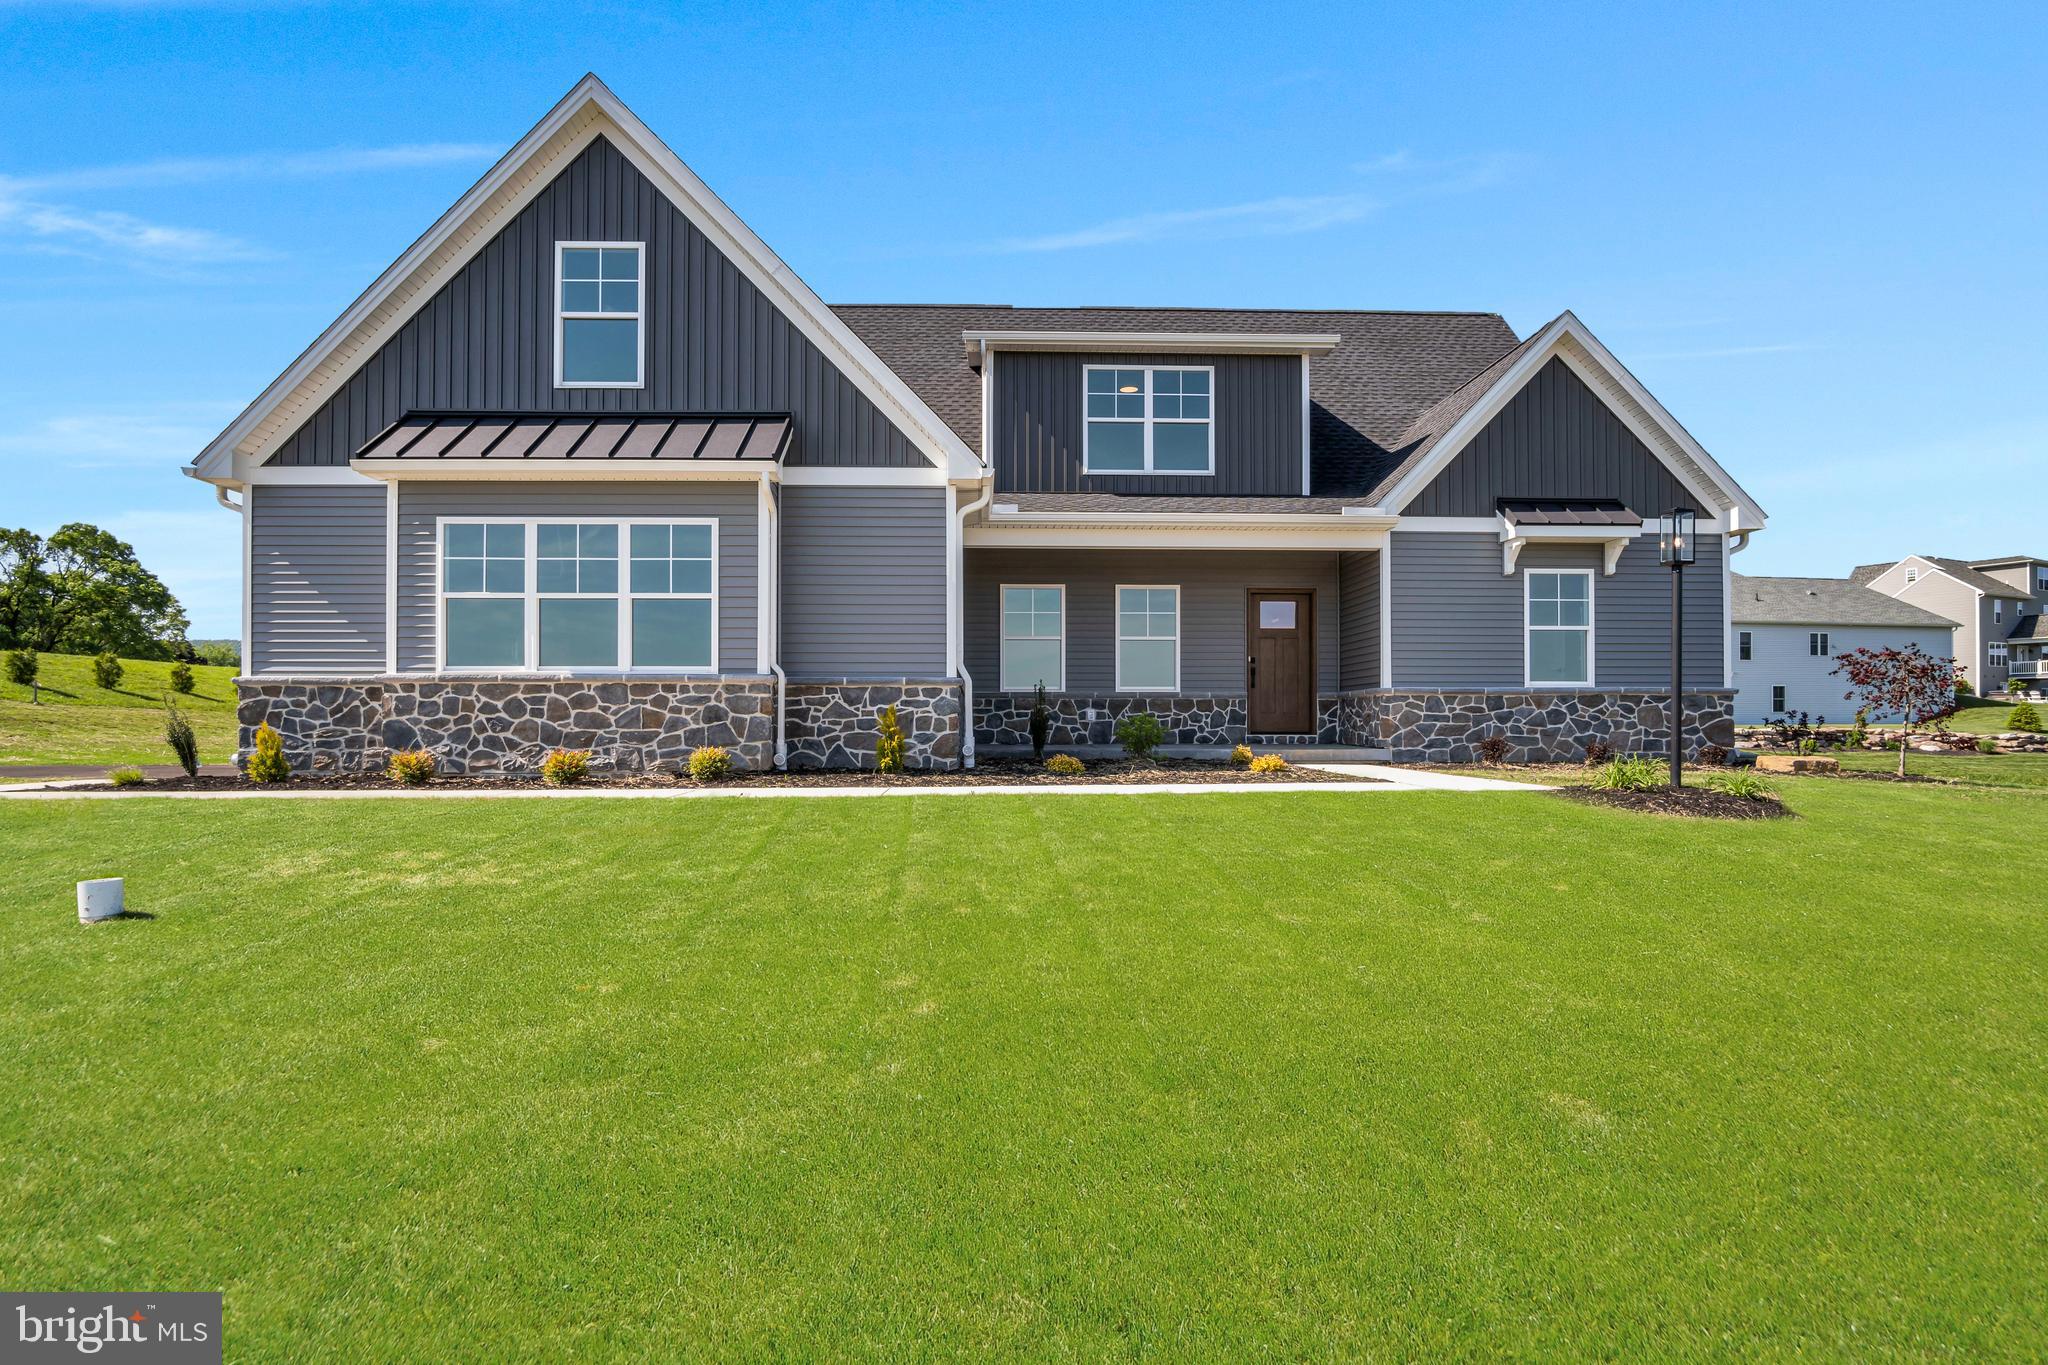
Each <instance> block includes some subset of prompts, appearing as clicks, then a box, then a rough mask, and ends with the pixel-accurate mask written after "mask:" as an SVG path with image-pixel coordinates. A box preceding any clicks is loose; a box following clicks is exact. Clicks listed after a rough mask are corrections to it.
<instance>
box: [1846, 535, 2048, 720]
mask: <svg viewBox="0 0 2048 1365" xmlns="http://www.w3.org/2000/svg"><path fill="white" fill-rule="evenodd" d="M1849 577H1850V579H1851V580H1852V581H1853V582H1855V583H1857V584H1859V585H1861V586H1863V587H1868V588H1874V589H1876V590H1877V591H1878V592H1881V593H1884V594H1886V595H1887V596H1891V597H1896V598H1898V599H1899V600H1901V601H1903V602H1910V603H1912V604H1913V605H1915V606H1918V607H1924V608H1926V609H1927V610H1929V611H1932V612H1934V613H1935V614H1937V615H1939V616H1945V617H1947V618H1948V619H1949V620H1952V621H1955V622H1958V623H1959V628H1958V629H1957V631H1956V635H1955V657H1956V663H1957V666H1958V667H1959V669H1960V670H1961V672H1962V675H1963V677H1964V678H1966V679H1967V680H1968V681H1969V682H1970V684H1971V685H1972V686H1973V687H1975V688H1976V689H1977V691H1978V693H1979V694H1980V695H1984V696H1991V695H1995V694H1997V693H2001V692H2004V691H2005V690H2006V683H2007V680H2008V679H2012V678H2017V679H2019V680H2021V681H2022V682H2023V683H2025V684H2026V685H2027V686H2028V687H2029V689H2030V690H2039V689H2041V688H2043V687H2044V686H2048V653H2044V651H2048V631H2044V630H2043V629H2042V617H2043V613H2044V609H2048V559H2036V558H2034V557H2032V556H2028V555H2014V556H2012V557H2010V558H2006V559H1978V560H1964V559H1951V558H1947V557H1945V556H1942V555H1907V556H1906V557H1905V558H1904V559H1901V560H1897V561H1890V562H1886V563H1882V564H1859V565H1857V566H1856V568H1855V569H1853V570H1852V571H1851V572H1850V575H1849Z"/></svg>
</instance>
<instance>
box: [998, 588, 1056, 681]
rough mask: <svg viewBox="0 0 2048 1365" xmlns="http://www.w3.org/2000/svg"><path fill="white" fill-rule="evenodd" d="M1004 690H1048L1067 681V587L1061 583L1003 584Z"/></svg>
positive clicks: (1002, 675)
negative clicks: (1038, 688)
mask: <svg viewBox="0 0 2048 1365" xmlns="http://www.w3.org/2000/svg"><path fill="white" fill-rule="evenodd" d="M1002 598H1003V600H1002V612H1003V654H1002V669H1001V677H1000V678H999V679H998V680H997V685H998V687H999V689H1000V690H1001V691H1004V692H1029V691H1030V690H1031V689H1032V688H1034V687H1037V686H1039V685H1040V684H1043V685H1044V687H1045V690H1046V691H1048V692H1059V691H1062V690H1064V689H1065V687H1066V685H1067V590H1066V589H1065V588H1063V587H1060V586H1059V585H1057V584H1017V583H1005V584H1003V586H1002Z"/></svg>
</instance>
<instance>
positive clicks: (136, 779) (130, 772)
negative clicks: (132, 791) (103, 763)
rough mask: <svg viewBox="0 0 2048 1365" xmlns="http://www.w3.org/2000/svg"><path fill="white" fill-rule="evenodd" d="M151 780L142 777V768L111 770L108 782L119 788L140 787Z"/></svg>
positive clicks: (108, 774)
mask: <svg viewBox="0 0 2048 1365" xmlns="http://www.w3.org/2000/svg"><path fill="white" fill-rule="evenodd" d="M148 780H149V779H148V778H146V777H144V776H143V775H142V769H140V768H109V769H107V781H109V782H111V783H113V784H114V785H115V786H117V787H139V786H141V785H142V784H143V783H144V782H146V781H148Z"/></svg>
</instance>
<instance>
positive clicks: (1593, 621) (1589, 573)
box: [1522, 568, 1600, 687]
mask: <svg viewBox="0 0 2048 1365" xmlns="http://www.w3.org/2000/svg"><path fill="white" fill-rule="evenodd" d="M1539 573H1554V574H1577V575H1578V576H1579V577H1581V578H1583V579H1585V580H1586V624H1585V625H1584V626H1534V625H1531V624H1530V623H1529V588H1530V583H1531V579H1530V575H1531V574H1539ZM1597 576H1598V575H1596V574H1595V573H1594V572H1593V570H1591V569H1553V568H1533V569H1524V570H1522V686H1524V687H1592V686H1593V685H1594V682H1593V680H1594V679H1595V678H1596V677H1598V676H1599V673H1600V665H1599V663H1598V657H1599V656H1598V655H1597V654H1596V653H1595V652H1594V647H1595V645H1596V644H1597V643H1598V642H1597V641H1596V639H1595V638H1594V634H1593V632H1594V628H1595V626H1596V625H1597V624H1598V622H1599V619H1600V612H1599V608H1598V604H1597V600H1596V594H1597V593H1598V592H1599V591H1600V585H1599V584H1598V583H1595V582H1594V581H1593V580H1594V579H1595V578H1596V577H1597ZM1539 630H1584V631H1585V632H1586V678H1585V681H1583V682H1549V681H1545V682H1537V681H1536V679H1535V678H1533V677H1531V676H1530V673H1529V666H1530V656H1531V654H1532V653H1533V651H1532V650H1531V649H1530V648H1529V645H1530V643H1531V641H1532V639H1533V638H1534V634H1535V632H1536V631H1539Z"/></svg>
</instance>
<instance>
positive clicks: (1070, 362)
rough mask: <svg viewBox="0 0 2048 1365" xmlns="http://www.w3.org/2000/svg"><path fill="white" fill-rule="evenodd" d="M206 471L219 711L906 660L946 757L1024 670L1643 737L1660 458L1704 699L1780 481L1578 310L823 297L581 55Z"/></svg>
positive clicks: (1133, 703)
mask: <svg viewBox="0 0 2048 1365" xmlns="http://www.w3.org/2000/svg"><path fill="white" fill-rule="evenodd" d="M189 472H191V473H192V474H193V475H194V477H197V478H199V479H203V480H205V481H207V482H209V483H212V484H214V485H215V486H216V489H217V490H218V496H219V497H220V499H221V501H222V502H224V503H226V504H227V505H228V506H230V507H238V508H239V510H240V511H241V513H242V533H243V549H244V556H245V564H246V570H247V580H246V588H245V593H246V596H245V603H244V623H243V635H244V653H243V659H244V671H245V676H244V678H243V679H242V680H241V681H240V683H239V686H240V689H241V694H242V698H243V701H242V708H241V719H242V723H243V727H244V739H243V742H244V744H245V745H246V744H247V743H248V735H249V732H250V730H251V728H252V727H253V726H254V725H255V724H256V723H258V722H259V721H264V720H267V721H269V722H270V723H271V724H273V725H275V726H276V727H277V728H278V729H279V730H280V731H281V732H282V733H283V735H284V738H285V741H286V747H287V751H288V753H289V754H290V755H291V756H292V759H293V761H294V762H295V763H297V764H299V765H300V766H313V767H329V768H347V767H356V766H363V765H367V764H370V763H374V762H376V761H378V759H379V756H380V755H381V753H382V752H383V751H384V750H385V749H386V748H389V747H399V746H406V745H412V744H423V745H427V746H429V747H432V748H434V749H436V750H437V751H438V752H439V753H440V754H441V755H442V758H443V761H444V763H445V764H446V765H447V766H448V767H449V768H451V769H457V770H479V769H495V768H515V767H527V766H530V765H531V764H532V763H533V762H535V761H536V760H537V758H538V756H539V755H540V754H541V753H542V752H544V751H545V749H546V748H547V747H549V746H551V745H557V744H559V745H570V746H576V747H591V748H595V749H597V750H598V751H599V754H600V758H601V760H603V761H606V762H609V763H613V764H617V765H622V766H627V767H638V766H644V765H648V764H652V763H656V762H668V761H672V760H675V759H679V758H681V757H682V756H683V755H684V754H685V753H687V751H688V749H689V748H690V747H691V746H694V745H697V744H701V743H723V744H727V745H729V746H731V747H732V748H733V749H734V750H735V752H736V755H737V757H738V758H739V760H740V761H741V762H742V763H745V764H748V765H751V766H757V767H758V766H763V765H767V764H770V763H781V762H787V763H791V764H795V765H817V764H826V765H836V764H850V763H868V762H872V754H873V750H874V734H875V725H876V714H877V711H878V709H879V708H880V707H882V706H884V705H887V704H895V705H896V706H898V707H899V710H900V714H901V717H902V721H903V724H904V728H905V730H906V733H907V737H908V740H909V745H910V756H911V761H912V762H913V763H927V764H950V763H953V762H956V761H959V760H961V759H966V760H968V761H971V759H972V755H973V751H974V748H975V746H976V745H977V743H978V744H980V745H984V746H987V745H1007V744H1015V743H1023V742H1025V740H1026V720H1027V714H1028V710H1029V707H1030V703H1031V697H1032V689H1033V688H1034V686H1035V685H1037V684H1039V683H1043V684H1044V685H1045V687H1046V689H1047V691H1048V693H1049V694H1050V696H1051V699H1052V702H1053V705H1054V708H1055V710H1056V713H1057V714H1056V718H1055V723H1054V742H1055V743H1057V744H1079V743H1085V742H1098V743H1100V742H1108V741H1110V740H1111V738H1112V733H1113V722H1114V720H1115V718H1116V717H1118V716H1120V715H1122V714H1124V713H1126V712H1128V711H1131V710H1135V709H1145V710H1150V711H1153V712H1155V713H1157V714H1159V715H1160V716H1162V717H1163V718H1164V719H1165V721H1166V725H1167V729H1168V731H1169V739H1170V740H1171V741H1174V742H1178V743H1184V744H1208V743H1224V742H1230V741H1236V740H1239V739H1242V738H1245V737H1246V736H1248V735H1249V736H1274V737H1285V738H1288V739H1290V740H1291V741H1294V742H1301V741H1303V740H1306V741H1310V742H1322V743H1331V744H1343V745H1351V746H1361V747H1365V748H1369V749H1374V750H1380V751H1384V752H1386V753H1388V754H1390V755H1392V756H1395V757H1399V758H1409V759H1416V758H1441V759H1463V758H1467V757H1469V756H1470V754H1471V753H1472V749H1473V745H1474V744H1475V743H1476V742H1477V741H1478V739H1480V738H1481V737H1483V736H1485V735H1489V734H1496V733H1498V734H1504V735H1507V736H1508V737H1509V738H1510V739H1511V740H1512V741H1513V743H1514V745H1515V747H1516V749H1517V750H1518V751H1519V752H1521V753H1522V754H1524V755H1528V756H1532V757H1533V756H1540V755H1548V756H1555V757H1577V756H1578V755H1579V754H1580V753H1581V752H1582V750H1583V746H1584V744H1585V742H1586V741H1587V740H1589V739H1595V738H1597V739H1600V740H1602V741H1604V742H1608V743H1611V744H1614V745H1616V746H1617V747H1620V748H1624V749H1627V748H1656V747H1661V744H1662V740H1661V734H1662V728H1663V720H1662V714H1663V710H1662V708H1663V706H1664V704H1665V701H1666V699H1667V696H1668V694H1667V693H1666V692H1665V690H1664V688H1665V685H1666V680H1667V679H1668V676H1669V659H1668V638H1669V628H1670V620H1669V607H1668V602H1669V597H1668V594H1669V573H1668V572H1667V571H1666V570H1665V569H1663V568H1662V567H1660V566H1659V564H1658V562H1657V542H1656V534H1655V530H1656V528H1655V526H1654V524H1646V523H1645V518H1654V517H1655V516H1656V515H1657V514H1659V513H1660V512H1662V511H1664V510H1666V509H1668V508H1670V507H1672V506H1674V505H1681V504H1682V505H1688V506H1691V507H1693V508H1696V509H1698V512H1699V517H1700V519H1699V524H1698V535H1697V537H1696V540H1697V551H1698V560H1697V563H1696V565H1695V566H1694V567H1693V568H1692V569H1691V570H1690V571H1689V572H1688V573H1687V574H1686V622H1685V626H1686V632H1685V639H1686V660H1685V665H1686V672H1687V678H1688V680H1689V681H1690V683H1691V684H1692V687H1695V688H1697V691H1693V690H1692V688H1689V689H1688V699H1687V700H1688V710H1689V716H1690V719H1689V722H1688V724H1689V730H1688V743H1689V744H1690V745H1692V746H1695V747H1696V746H1697V745H1698V744H1700V743H1701V742H1703V737H1705V738H1711V739H1713V740H1714V741H1715V742H1719V743H1728V742H1729V741H1730V740H1731V739H1732V731H1731V699H1732V691H1731V686H1732V680H1731V678H1730V676H1729V671H1728V668H1729V661H1728V651H1727V649H1726V643H1727V638H1728V635H1727V630H1728V624H1727V615H1726V613H1727V607H1728V591H1727V574H1728V560H1729V553H1730V551H1731V550H1732V549H1739V548H1740V547H1741V544H1742V543H1743V542H1744V541H1746V540H1747V538H1748V537H1749V536H1750V535H1751V534H1752V533H1754V532H1755V531H1757V530H1759V529H1761V528H1762V527H1763V525H1764V516H1763V512H1762V511H1761V509H1759V508H1758V507H1757V505H1756V503H1755V502H1754V501H1752V500H1751V499H1750V497H1749V496H1748V495H1747V494H1746V493H1745V492H1743V490H1742V489H1741V488H1740V487H1739V486H1738V485H1737V484H1736V483H1735V481H1734V480H1733V479H1731V478H1730V477H1729V476H1728V474H1727V473H1726V472H1725V471H1724V470H1723V469H1722V468H1721V466H1720V465H1719V464H1717V463H1716V462H1715V461H1714V460H1713V458H1712V457H1711V456H1709V455H1708V454H1707V452H1706V451H1705V450H1703V449H1701V448H1700V446H1699V444H1698V443H1697V442H1696V441H1694V440H1693V439H1692V437H1691V436H1689V435H1688V434H1687V433H1686V431H1685V429H1684V428H1683V427H1681V426H1680V425H1679V424H1678V423H1677V422H1676V421H1675V420H1674V419H1673V418H1672V417H1671V415H1670V414H1669V413H1667V412H1666V411H1665V410H1664V408H1663V407H1662V405H1660V404H1659V403H1658V402H1657V400H1656V399H1655V398H1654V397H1652V396H1651V395H1650V394H1649V393H1648V392H1647V391H1646V390H1645V389H1644V388H1643V387H1642V385H1641V384H1640V383H1638V382H1637V381H1636V379H1635V378H1634V377H1633V376H1632V375H1630V374H1629V372H1628V371H1627V370H1626V369H1624V368H1623V367H1622V366H1621V365H1620V363H1619V362H1618V361H1616V360H1615V358H1614V357H1613V356H1612V355H1611V354H1609V353H1608V351H1607V349H1606V348H1605V347H1604V346H1603V345H1601V343H1600V342H1599V341H1598V340H1597V339H1596V338H1595V337H1594V336H1593V335H1592V334H1591V333H1590V332H1589V331H1588V330H1587V329H1586V328H1585V326H1584V325H1583V324H1581V323H1580V322H1579V321H1578V319H1577V318H1575V317H1573V316H1572V315H1571V314H1570V313H1566V314H1564V315H1562V316H1561V317H1559V318H1557V319H1556V320H1554V321H1553V322H1551V323H1550V324H1548V325H1547V326H1545V327H1543V328H1542V329H1541V330H1539V331H1538V332H1537V333H1536V334H1535V335H1533V336H1530V337H1527V338H1522V339H1518V338H1517V337H1516V336H1515V335H1514V333H1513V332H1512V331H1511V330H1510V329H1509V328H1508V326H1507V324H1506V323H1505V322H1503V321H1502V320H1501V319H1500V318H1499V317H1498V316H1497V315H1494V314H1491V313H1413V312H1352V311H1300V310H1292V311H1282V310H1263V309H1233V310H1221V309H1174V308H1151V309H1136V308H1009V307H997V306H988V307H980V306H976V307H926V306H881V305H876V306H868V305H863V306H854V307H840V308H830V307H827V306H826V305H825V304H824V303H822V302H821V301H820V300H819V299H818V298H817V296H816V295H814V294H813V293H812V292H811V291H810V290H809V289H808V288H807V287H806V286H805V285H804V284H803V282H802V281H801V280H800V279H798V278H797V276H796V275H795V274H794V273H793V272H792V271H791V270H790V269H789V267H788V266H786V265H785V264H783V262H782V261H781V260H780V259H779V258H777V257H776V255H775V254H774V253H773V252H772V251H771V250H770V249H769V248H768V246H767V245H766V244H765V243H763V242H762V241H761V240H760V239H759V238H757V237H756V236H755V235H754V233H753V232H752V231H751V230H749V229H748V228H747V226H746V225H745V224H744V223H742V222H741V221H740V220H739V219H738V218H737V217H736V216H735V215H734V214H733V213H732V211H731V210H730V209H728V208H727V207H726V206H725V205H724V204H723V203H721V202H720V201H719V200H718V199H717V197H716V196H714V195H713V194H712V193H711V191H710V190H709V189H707V188H706V187H705V186H704V185H703V183H702V182H701V181H699V180H698V179H697V177H696V176H695V175H694V174H692V173H691V171H690V170H689V168H688V167H686V166H684V165H683V163H682V162H681V161H679V160H678V159H677V158H676V157H675V155H674V154H673V153H672V152H670V151H669V150H668V149H667V148H666V147H665V146H663V145H662V144H661V143H660V142H659V141H658V140H657V139H656V138H655V137H654V135H653V134H652V133H651V132H649V131H648V130H647V128H645V127H644V126H643V125H642V124H641V123H640V122H639V120H638V119H636V118H635V117H634V116H633V114H632V113H631V112H630V111H629V110H627V109H626V108H625V106H624V105H622V104H621V103H620V102H619V101H618V99H617V98H616V97H615V96H613V95H612V94H611V92H610V91H608V90H607V89H606V88H605V87H604V86H603V85H602V84H601V83H600V82H598V81H597V80H596V78H594V77H589V78H586V79H585V80H584V81H583V82H581V83H580V84H579V85H578V86H577V87H576V88H575V89H574V90H573V91H571V92H570V94H569V96H568V97H567V98H566V99H565V100H564V101H563V102H562V103H561V104H560V105H558V106H557V107H556V108H555V109H554V110H553V111H552V112H550V113H549V114H548V116H547V117H546V118H544V119H543V120H542V121H541V122H540V124H539V125H537V126H536V127H535V128H534V129H533V130H532V131H531V132H530V133H528V134H527V135H526V137H524V138H523V139H521V141H520V142H519V144H518V145H517V146H516V147H514V148H513V149H512V151H511V152H510V153H508V154H507V156H506V157H505V159H504V160H503V161H501V162H500V163H499V164H498V165H497V166H496V167H494V168H493V169H492V170H491V171H490V172H489V173H488V174H487V175H486V176H485V177H484V178H483V180H482V181H480V182H479V183H478V184H477V185H476V186H475V187H474V188H472V189H471V190H470V191H469V192H468V193H467V194H465V195H464V196H463V197H462V199H461V200H460V202H458V203H457V204H456V205H455V206H454V207H453V208H452V209H450V210H449V212H448V213H447V214H446V215H445V216H443V217H442V219H441V220H440V221H439V222H438V223H436V224H435V225H434V226H433V227H432V228H430V229H429V230H428V231H427V233H426V234H425V235H424V236H423V237H421V238H420V240H419V241H418V242H417V243H415V244H414V245H413V246H412V247H411V248H409V249H408V250H407V251H406V253H405V254H404V255H403V256H402V257H401V258H400V259H399V260H398V261H397V262H396V263H394V264H393V265H392V266H391V267H390V269H388V270H387V271H385V273H384V274H383V275H382V276H381V277H380V278H379V279H378V280H377V281H376V282H375V283H374V284H372V285H371V287H370V288H369V290H368V291H367V292H366V293H365V294H364V295H363V296H362V297H361V298H360V299H358V300H357V301H356V302H355V303H354V304H353V305H351V306H350V308H349V310H348V311H347V312H346V313H345V314H343V315H342V317H341V318H340V319H338V320H337V321H336V322H335V323H334V324H333V325H332V326H331V327H330V328H328V330H327V331H326V332H325V333H323V334H322V335H321V336H320V337H319V338H318V339H316V340H315V341H314V343H313V344H312V346H311V347H309V348H308V349H307V350H306V352H305V353H304V354H303V355H301V356H300V357H299V358H298V359H297V360H296V361H294V362H293V363H292V365H291V367H290V368H289V369H287V370H286V371H285V372H284V374H282V375H281V376H280V377H279V378H278V379H277V380H276V381H275V382H274V383H273V384H271V385H270V387H269V388H268V389H266V390H265V391H264V393H263V394H262V395H261V396H260V397H258V398H257V400H256V401H255V402H254V403H252V404H251V405H250V406H249V408H248V409H247V410H246V411H245V412H243V413H242V415H241V416H239V417H238V418H236V419H235V421H234V422H233V423H232V424H231V425H230V426H229V427H228V428H227V430H226V431H224V432H223V433H222V434H221V435H220V437H219V438H217V439H216V440H215V441H214V442H213V443H212V444H211V445H210V446H208V447H207V449H206V450H205V451H204V452H203V453H202V454H201V455H200V456H199V457H198V459H197V460H196V461H195V462H194V464H193V466H192V468H191V470H190V471H189ZM231 490H239V491H240V494H241V497H240V500H239V502H237V501H236V500H233V499H231V498H230V496H229V493H230V491H231ZM963 715H964V716H968V717H971V718H972V723H971V724H969V725H963V722H962V717H963Z"/></svg>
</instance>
